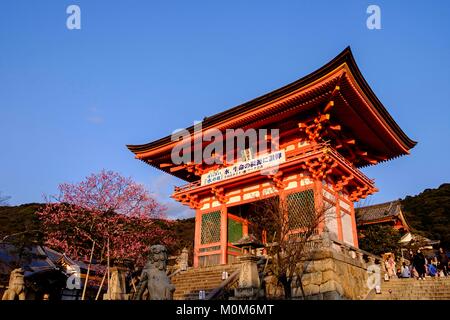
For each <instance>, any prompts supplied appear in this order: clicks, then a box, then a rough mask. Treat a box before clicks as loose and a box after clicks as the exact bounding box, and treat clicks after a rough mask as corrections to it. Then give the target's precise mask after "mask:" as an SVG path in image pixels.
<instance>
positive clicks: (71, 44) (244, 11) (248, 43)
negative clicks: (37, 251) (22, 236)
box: [0, 0, 450, 217]
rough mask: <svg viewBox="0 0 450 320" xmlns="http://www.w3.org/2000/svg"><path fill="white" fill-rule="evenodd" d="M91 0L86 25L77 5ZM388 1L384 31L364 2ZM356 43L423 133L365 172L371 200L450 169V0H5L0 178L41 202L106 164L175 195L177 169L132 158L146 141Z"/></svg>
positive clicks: (372, 75)
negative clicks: (72, 8)
mask: <svg viewBox="0 0 450 320" xmlns="http://www.w3.org/2000/svg"><path fill="white" fill-rule="evenodd" d="M71 4H76V5H78V6H80V8H81V27H82V28H81V30H68V29H67V28H66V19H67V17H68V15H67V14H66V8H67V7H68V6H69V5H71ZM370 4H376V5H378V6H380V8H381V25H382V29H381V30H369V29H367V27H366V19H367V17H368V16H369V15H368V14H367V13H366V9H367V7H368V6H369V5H370ZM347 45H350V46H351V47H352V50H353V53H354V55H355V57H356V60H357V63H358V65H359V67H360V69H361V71H362V73H363V75H364V76H365V78H366V80H367V81H368V82H369V84H370V85H371V87H372V88H373V90H374V91H375V93H376V94H377V95H378V97H379V98H380V100H381V101H382V102H383V104H384V105H385V106H386V108H387V109H388V111H389V112H390V113H391V114H392V116H393V117H394V119H395V120H396V121H397V123H399V125H400V126H401V127H402V128H403V129H404V131H405V132H406V133H407V134H408V135H409V136H410V137H411V138H412V139H414V140H417V141H418V142H419V144H418V145H417V146H416V147H415V148H414V149H413V150H412V152H411V155H410V156H407V157H402V158H399V159H396V160H392V161H389V162H387V163H383V164H380V165H377V166H374V167H371V168H368V169H365V170H364V172H365V173H366V174H367V175H368V176H369V177H371V178H375V180H376V185H377V186H378V188H379V189H380V191H379V192H378V193H377V194H376V195H375V196H372V197H371V198H370V199H369V200H367V201H366V204H367V203H377V202H382V201H387V200H392V199H397V198H400V197H404V196H406V195H413V194H417V193H419V192H420V191H422V190H423V189H425V188H434V187H438V186H439V185H440V184H442V183H444V182H449V181H450V170H449V169H448V167H447V166H448V163H449V160H448V159H450V151H449V136H450V126H449V123H450V106H449V104H450V3H449V2H448V1H430V2H426V1H374V2H367V1H318V0H316V1H314V2H310V1H308V2H307V1H304V2H303V1H274V0H272V1H261V0H258V1H237V0H236V1H234V0H227V1H138V0H134V1H124V0H120V1H107V0H89V1H87V0H83V1H75V0H72V1H63V0H54V1H53V0H45V1H31V0H30V1H21V0H2V2H1V5H0V137H1V149H0V150H1V153H0V191H2V192H3V193H4V194H7V195H9V196H11V197H12V198H11V200H10V203H11V204H20V203H27V202H39V201H42V200H43V199H42V195H43V194H52V193H55V192H56V189H57V185H58V184H59V183H61V182H65V181H69V182H76V181H80V180H81V179H83V178H84V177H85V176H87V175H89V174H90V173H92V172H97V171H99V170H101V169H103V168H106V169H111V170H115V171H118V172H120V173H122V174H123V175H126V176H132V177H133V178H134V179H135V180H136V181H138V182H141V183H143V184H145V185H146V186H147V187H148V188H149V189H150V190H151V191H152V192H154V193H155V195H156V196H157V197H158V199H160V201H162V202H164V203H166V204H167V205H168V206H169V209H170V210H169V213H170V215H171V216H173V217H184V216H188V215H190V214H191V212H190V211H189V210H186V209H185V208H184V207H180V206H179V205H178V204H176V203H175V202H173V201H171V200H170V199H169V198H168V196H169V195H170V193H171V191H172V187H173V185H175V184H180V183H181V182H180V181H177V180H176V179H174V178H171V177H170V176H168V175H163V174H162V173H161V172H160V171H158V170H155V169H153V168H151V167H149V166H146V165H144V164H143V163H142V162H140V161H137V160H135V159H134V158H133V155H132V154H131V153H130V152H129V151H128V150H127V149H126V147H125V145H126V144H140V143H146V142H149V141H152V140H155V139H157V138H160V137H162V136H165V135H167V134H169V133H171V132H172V131H173V130H174V129H177V128H181V127H186V126H189V125H191V124H193V121H195V120H199V119H202V118H203V117H204V116H208V115H213V114H215V113H217V112H220V111H223V110H226V109H228V108H230V107H233V106H235V105H237V104H240V103H243V102H245V101H247V100H250V99H252V98H255V97H257V96H259V95H261V94H264V93H267V92H269V91H271V90H273V89H276V88H279V87H280V86H282V85H285V84H287V83H289V82H292V81H294V80H296V79H298V78H300V77H302V76H304V75H306V74H308V73H310V72H312V71H314V70H315V69H317V68H319V67H320V66H322V65H323V64H325V63H326V62H328V61H329V60H330V59H332V58H333V57H334V56H336V55H337V54H338V53H339V52H340V51H342V50H343V49H344V48H345V47H346V46H347Z"/></svg>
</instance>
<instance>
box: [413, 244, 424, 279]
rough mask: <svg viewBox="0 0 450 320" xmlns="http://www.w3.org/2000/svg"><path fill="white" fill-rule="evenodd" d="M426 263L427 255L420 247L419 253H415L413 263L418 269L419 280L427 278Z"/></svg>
mask: <svg viewBox="0 0 450 320" xmlns="http://www.w3.org/2000/svg"><path fill="white" fill-rule="evenodd" d="M425 264H426V261H425V256H424V255H423V253H422V252H421V251H420V249H418V250H417V253H416V254H415V255H414V258H413V265H414V268H415V269H416V270H417V273H418V279H419V280H423V279H424V278H425V270H426V268H425Z"/></svg>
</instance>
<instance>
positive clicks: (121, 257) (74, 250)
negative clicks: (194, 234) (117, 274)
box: [38, 170, 173, 265]
mask: <svg viewBox="0 0 450 320" xmlns="http://www.w3.org/2000/svg"><path fill="white" fill-rule="evenodd" d="M164 212H165V207H164V206H162V205H160V204H159V203H158V202H157V201H156V200H155V199H154V198H153V197H152V196H151V195H150V194H149V192H148V191H147V190H146V189H145V187H144V186H143V185H141V184H137V183H136V182H134V181H133V180H132V179H131V178H126V177H123V176H121V175H120V174H119V173H116V172H113V171H105V170H103V171H101V172H100V173H98V174H92V175H90V176H88V177H87V178H86V179H85V180H83V181H81V182H79V183H74V184H71V183H63V184H61V185H59V194H58V195H57V196H53V197H51V198H50V199H49V200H48V201H47V205H46V206H45V207H43V208H42V209H41V210H40V211H39V212H38V215H39V217H40V219H41V221H42V222H43V226H44V229H45V233H46V244H47V245H48V246H50V247H52V248H54V249H55V250H60V251H62V252H64V253H66V254H67V255H68V256H69V257H71V258H73V259H76V260H85V261H86V260H87V259H88V257H89V255H90V253H91V249H92V244H93V243H94V242H95V250H94V259H96V260H97V261H100V262H105V260H106V255H107V247H106V245H107V242H108V239H109V244H110V248H109V258H110V259H111V261H114V262H115V263H117V264H120V263H124V262H127V261H132V262H133V263H134V264H138V265H142V264H143V262H144V259H145V255H146V253H147V250H148V247H149V245H150V244H153V243H163V244H166V245H170V244H171V243H172V241H173V240H172V239H171V238H170V235H169V233H168V232H167V231H166V229H165V228H163V226H164V225H165V224H170V222H169V221H167V220H165V218H164Z"/></svg>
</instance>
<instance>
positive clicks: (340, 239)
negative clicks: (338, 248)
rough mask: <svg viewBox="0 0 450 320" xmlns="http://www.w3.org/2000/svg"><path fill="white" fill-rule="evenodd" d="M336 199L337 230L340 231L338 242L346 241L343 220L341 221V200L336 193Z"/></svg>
mask: <svg viewBox="0 0 450 320" xmlns="http://www.w3.org/2000/svg"><path fill="white" fill-rule="evenodd" d="M334 198H335V199H336V221H337V229H338V234H337V236H338V240H339V241H344V236H343V234H342V219H341V202H340V201H341V199H340V196H339V192H335V193H334Z"/></svg>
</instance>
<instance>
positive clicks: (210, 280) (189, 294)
mask: <svg viewBox="0 0 450 320" xmlns="http://www.w3.org/2000/svg"><path fill="white" fill-rule="evenodd" d="M238 267H239V264H235V265H222V266H212V267H206V268H197V269H188V270H187V271H184V272H181V273H179V274H176V275H175V276H173V277H172V279H171V280H172V283H173V284H174V285H175V288H176V289H175V292H174V299H176V300H181V299H183V300H198V294H199V291H200V290H204V291H205V293H206V295H208V293H209V292H211V291H212V290H213V289H215V288H217V287H219V286H220V284H221V283H222V281H223V280H222V273H223V272H224V271H226V272H228V274H229V275H231V274H232V273H233V272H234V271H235V270H237V268H238Z"/></svg>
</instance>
